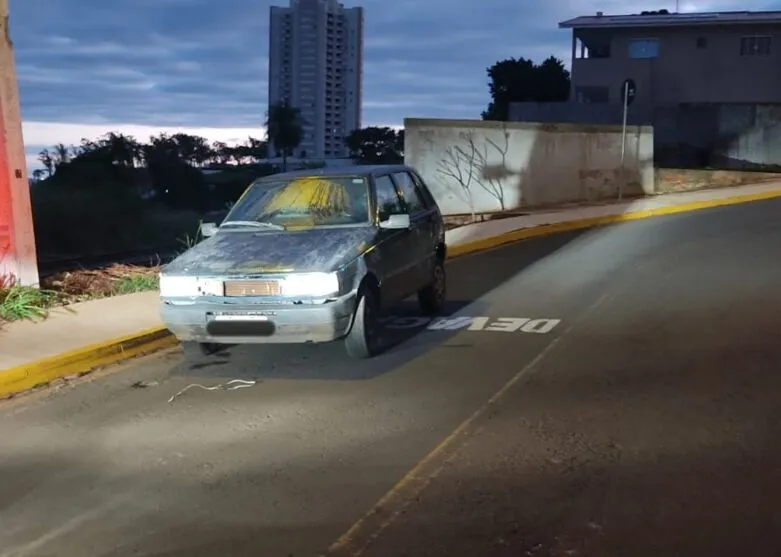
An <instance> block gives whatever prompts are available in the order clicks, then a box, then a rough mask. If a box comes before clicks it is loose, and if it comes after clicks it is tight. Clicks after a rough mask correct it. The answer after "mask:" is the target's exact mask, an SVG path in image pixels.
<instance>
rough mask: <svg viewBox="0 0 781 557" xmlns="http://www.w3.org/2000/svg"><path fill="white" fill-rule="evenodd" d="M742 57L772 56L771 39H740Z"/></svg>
mask: <svg viewBox="0 0 781 557" xmlns="http://www.w3.org/2000/svg"><path fill="white" fill-rule="evenodd" d="M740 55H741V56H770V37H743V38H742V39H740Z"/></svg>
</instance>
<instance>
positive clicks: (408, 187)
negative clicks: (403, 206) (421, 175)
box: [393, 172, 426, 213]
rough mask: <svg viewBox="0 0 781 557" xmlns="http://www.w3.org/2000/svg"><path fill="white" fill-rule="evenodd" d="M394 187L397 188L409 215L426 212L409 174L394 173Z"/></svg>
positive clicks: (424, 204)
mask: <svg viewBox="0 0 781 557" xmlns="http://www.w3.org/2000/svg"><path fill="white" fill-rule="evenodd" d="M393 179H394V180H395V181H396V185H397V186H399V189H400V190H401V194H402V196H403V197H404V201H405V202H406V203H407V209H408V210H409V212H410V213H417V212H418V211H425V210H426V203H425V202H424V201H423V198H422V196H421V194H420V191H418V187H417V185H416V184H415V182H414V181H413V180H412V176H410V175H409V172H396V173H394V174H393Z"/></svg>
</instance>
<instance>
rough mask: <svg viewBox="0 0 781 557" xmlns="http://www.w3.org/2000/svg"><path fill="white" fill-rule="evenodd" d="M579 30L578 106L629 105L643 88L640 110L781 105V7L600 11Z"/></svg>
mask: <svg viewBox="0 0 781 557" xmlns="http://www.w3.org/2000/svg"><path fill="white" fill-rule="evenodd" d="M559 27H560V28H562V29H572V66H571V71H572V94H571V99H570V100H571V101H574V102H577V103H614V104H620V103H621V102H622V86H623V83H624V81H625V80H626V79H632V80H634V82H635V85H636V93H635V99H634V104H633V110H634V111H635V112H642V110H643V107H646V108H647V109H649V110H652V108H653V107H656V106H673V105H681V104H688V103H731V104H765V103H781V72H780V71H779V70H778V68H779V67H781V11H775V12H750V11H741V12H721V13H686V14H683V13H666V11H665V10H661V11H659V12H645V13H643V14H639V15H604V14H603V13H601V12H598V13H597V14H596V15H591V16H583V17H577V18H575V19H571V20H568V21H564V22H562V23H560V24H559Z"/></svg>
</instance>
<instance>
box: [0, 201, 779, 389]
mask: <svg viewBox="0 0 781 557" xmlns="http://www.w3.org/2000/svg"><path fill="white" fill-rule="evenodd" d="M779 197H781V189H779V190H776V191H770V192H763V193H755V194H746V195H739V196H735V197H728V198H723V199H709V200H705V201H696V202H691V203H684V204H681V205H675V206H671V207H661V208H658V209H649V210H643V211H635V212H629V213H624V214H619V215H606V216H602V217H594V218H587V219H577V220H571V221H566V222H559V223H555V224H544V225H540V226H535V227H533V228H521V229H518V230H513V231H511V232H507V233H505V234H502V235H499V236H493V237H490V238H483V239H481V240H476V241H474V242H467V243H464V244H460V245H456V246H453V247H449V248H448V259H452V258H455V257H461V256H464V255H468V254H472V253H477V252H481V251H485V250H489V249H493V248H496V247H499V246H503V245H506V244H511V243H514V242H518V241H521V240H526V239H529V238H536V237H540V236H549V235H551V234H556V233H559V232H567V231H571V230H581V229H585V228H593V227H597V226H604V225H609V224H616V223H620V222H628V221H633V220H640V219H647V218H651V217H659V216H665V215H673V214H676V213H687V212H692V211H698V210H701V209H709V208H713V207H722V206H726V205H738V204H741V203H748V202H751V201H762V200H767V199H774V198H779ZM177 344H178V341H177V340H176V338H175V337H174V336H173V335H171V333H170V332H169V331H168V330H167V329H165V328H163V327H156V328H153V329H147V330H145V331H141V332H139V333H136V334H132V335H127V336H124V337H120V338H116V339H113V340H109V341H105V342H101V343H98V344H93V345H91V346H86V347H84V348H79V349H77V350H73V351H71V352H66V353H64V354H59V355H57V356H52V357H49V358H44V359H41V360H38V361H35V362H31V363H29V364H24V365H21V366H17V367H13V368H10V369H7V370H4V371H0V398H5V397H9V396H13V395H15V394H18V393H21V392H23V391H27V390H29V389H33V388H35V387H39V386H43V385H46V384H48V383H50V382H51V381H53V380H55V379H61V378H63V377H68V376H71V375H83V374H86V373H89V372H90V371H92V370H94V369H96V368H99V367H103V366H108V365H111V364H116V363H119V362H122V361H124V360H128V359H131V358H135V357H137V356H143V355H145V354H150V353H152V352H156V351H158V350H162V349H164V348H171V347H174V346H176V345H177Z"/></svg>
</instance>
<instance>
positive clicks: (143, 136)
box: [10, 0, 781, 169]
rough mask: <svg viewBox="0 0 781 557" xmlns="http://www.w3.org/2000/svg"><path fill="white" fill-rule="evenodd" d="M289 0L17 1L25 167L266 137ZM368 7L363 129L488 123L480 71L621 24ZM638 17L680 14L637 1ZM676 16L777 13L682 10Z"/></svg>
mask: <svg viewBox="0 0 781 557" xmlns="http://www.w3.org/2000/svg"><path fill="white" fill-rule="evenodd" d="M272 4H273V5H287V0H280V1H278V2H272V1H270V0H110V1H107V0H34V1H33V0H10V11H11V19H10V29H11V36H12V39H13V41H14V48H15V56H16V66H17V75H18V80H19V89H20V98H21V105H22V118H23V121H24V123H23V129H24V136H25V152H26V155H27V161H28V168H29V169H33V168H38V167H40V165H39V163H38V162H37V160H36V159H37V153H39V152H40V151H41V149H43V148H44V147H50V146H52V145H54V144H57V143H64V144H66V145H72V144H73V145H76V144H78V143H79V142H80V140H81V139H82V138H85V137H86V138H90V139H94V138H97V137H99V136H101V135H103V134H104V133H107V132H109V131H118V132H123V133H126V134H130V135H133V136H135V137H136V138H137V139H139V140H142V141H146V140H148V138H149V136H150V135H153V134H158V133H160V132H176V131H183V132H185V133H194V134H198V135H202V136H204V137H206V138H208V139H209V140H211V141H217V140H219V141H226V142H228V143H233V142H237V141H242V140H244V139H246V138H247V137H248V136H253V137H258V138H264V136H265V131H264V129H263V122H264V119H265V112H266V108H267V106H266V99H267V80H268V60H267V55H268V18H269V6H270V5H272ZM343 4H344V5H345V6H346V7H352V6H357V5H360V6H362V7H363V8H364V19H365V27H364V99H363V125H364V126H372V125H380V126H385V125H387V126H395V127H398V126H401V125H402V124H403V120H404V118H405V117H428V118H480V113H481V111H482V110H484V109H485V107H486V105H487V103H488V102H489V100H490V99H489V93H488V82H487V76H486V68H487V67H488V66H490V65H492V64H493V63H495V62H497V61H499V60H503V59H506V58H510V57H521V56H522V57H525V58H531V59H533V60H535V61H541V60H543V59H545V58H547V57H548V56H550V55H554V56H557V57H559V58H561V59H562V60H564V61H565V63H566V64H567V65H569V57H570V48H571V42H570V41H571V39H570V35H569V33H568V32H567V31H565V30H559V29H558V28H557V25H558V22H560V21H563V20H566V19H570V18H572V17H577V16H579V15H589V14H593V13H596V12H597V11H598V10H600V11H603V12H605V13H606V14H612V13H625V10H626V9H627V6H628V5H629V4H627V3H626V2H624V1H620V0H602V1H592V0H548V1H540V0H482V1H480V0H343ZM631 6H632V8H631V11H632V12H633V13H638V12H639V11H641V10H644V9H661V8H667V9H670V10H671V11H672V10H674V9H675V1H674V0H673V1H666V0H657V1H650V2H649V1H647V0H638V1H637V2H633V3H631ZM680 8H681V11H710V10H730V9H752V10H760V9H774V8H781V0H776V1H766V0H743V2H740V1H731V0H681V4H680Z"/></svg>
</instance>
